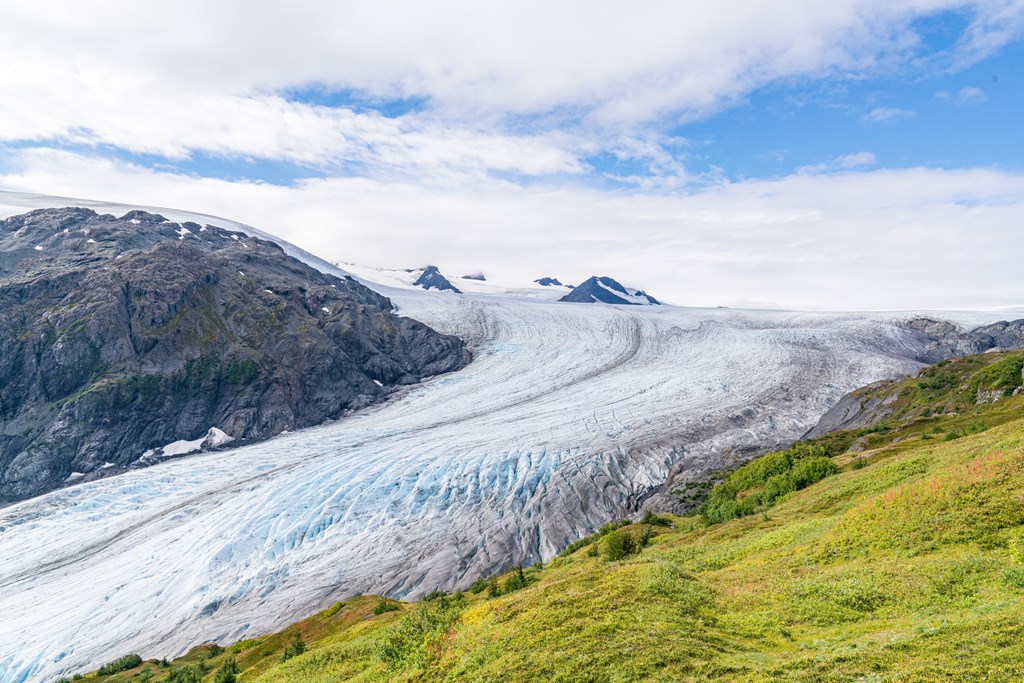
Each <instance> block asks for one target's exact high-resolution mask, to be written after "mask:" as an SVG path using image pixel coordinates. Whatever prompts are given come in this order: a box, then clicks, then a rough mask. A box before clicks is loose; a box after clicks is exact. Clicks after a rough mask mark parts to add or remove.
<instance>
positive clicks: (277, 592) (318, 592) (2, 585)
mask: <svg viewBox="0 0 1024 683" xmlns="http://www.w3.org/2000/svg"><path fill="white" fill-rule="evenodd" d="M320 263H322V262H320ZM378 289H380V288H378ZM384 293H385V294H387V295H389V296H391V297H392V298H393V300H394V301H395V303H396V304H397V305H398V307H399V310H400V313H402V314H404V315H409V316H411V317H415V318H417V319H419V320H421V321H423V322H425V323H426V324H428V325H431V326H432V327H434V328H435V329H438V330H440V331H443V332H448V333H455V334H459V335H461V336H463V337H464V338H466V339H468V340H471V341H472V342H473V343H474V345H475V360H474V362H473V363H472V364H471V365H470V366H469V367H467V368H466V369H465V370H463V371H460V372H459V373H456V374H453V375H446V376H441V377H437V378H434V379H432V380H430V381H429V382H425V383H423V384H420V385H418V386H415V387H412V388H410V389H408V390H407V391H405V392H404V393H402V394H400V395H396V396H395V397H394V398H393V399H392V400H390V401H388V402H387V403H385V404H382V405H379V406H375V407H373V408H370V409H367V410H364V411H362V412H359V413H356V414H354V415H352V416H350V417H347V418H345V419H343V420H341V421H338V422H335V423H332V424H328V425H324V426H321V427H318V428H315V429H309V430H304V431H301V432H294V433H290V434H285V435H282V436H280V437H278V438H276V439H273V440H272V441H268V442H265V443H261V444H256V445H252V446H246V447H242V448H238V449H234V450H228V451H220V452H213V453H208V454H203V455H195V456H190V457H186V458H181V459H175V460H171V461H167V462H164V463H161V464H159V465H156V466H153V467H151V468H147V469H143V470H137V471H132V472H128V473H126V474H122V475H120V476H117V477H113V478H109V479H103V480H98V481H94V482H89V483H86V484H82V485H79V486H75V487H72V488H68V489H63V490H60V491H57V492H54V493H51V494H49V495H46V496H43V497H40V498H37V499H33V500H29V501H26V502H24V503H20V504H18V505H15V506H12V507H9V508H6V509H2V510H0V558H2V561H0V614H2V615H3V618H2V619H0V682H2V683H13V682H15V681H18V682H21V681H42V680H49V679H51V678H54V677H56V676H59V675H62V674H67V673H74V672H77V671H82V670H85V669H93V668H96V667H97V666H98V665H100V664H102V663H103V662H105V661H107V660H111V659H114V658H116V657H118V656H120V655H122V654H125V653H128V652H138V653H139V654H141V655H143V656H144V657H163V656H172V655H175V654H178V653H181V652H183V651H184V650H185V649H187V648H188V647H189V646H191V645H194V644H196V643H198V642H202V641H209V640H219V641H221V642H228V641H232V640H236V639H239V638H243V637H249V636H253V635H256V634H260V633H264V632H267V631H270V630H273V629H277V628H280V627H283V626H284V625H286V624H288V623H291V622H292V621H294V620H296V619H298V618H301V617H303V616H306V615H308V614H310V613H312V612H314V611H317V610H319V609H322V608H324V607H325V606H327V605H328V604H330V603H331V602H332V601H334V600H336V599H340V598H344V597H346V596H349V595H353V594H357V593H364V592H380V593H388V594H391V595H394V596H399V597H414V596H417V595H420V594H422V593H425V592H428V591H430V590H433V589H435V588H453V587H456V586H463V585H465V584H466V583H468V582H469V581H471V580H472V579H473V578H475V577H476V576H477V575H479V574H480V573H482V572H488V571H492V570H495V569H499V568H504V567H508V566H510V565H512V564H515V563H518V562H521V561H526V562H530V561H534V560H537V559H540V558H543V559H548V558H549V557H550V556H551V555H552V554H553V553H555V552H556V551H557V550H558V549H559V548H561V547H563V546H564V545H565V544H566V543H567V542H569V541H571V540H573V539H575V538H577V537H579V536H580V535H582V534H585V533H588V532H590V531H592V530H593V529H594V528H595V527H597V526H598V525H600V524H601V523H603V522H606V521H608V520H610V519H612V518H614V517H618V516H621V515H622V514H624V513H626V512H629V511H631V510H635V509H637V507H638V505H639V504H640V503H641V502H642V501H643V500H644V499H645V498H646V497H647V496H649V495H651V494H652V493H653V492H656V491H657V490H658V487H659V486H660V485H661V484H662V482H664V480H665V478H666V477H667V476H668V475H669V474H670V473H672V472H678V471H679V470H680V469H682V470H685V471H690V470H700V469H702V468H704V469H709V468H715V467H719V466H721V465H723V464H726V462H727V460H728V458H730V457H732V456H730V455H729V453H731V452H733V451H734V449H737V448H753V447H757V446H759V445H763V444H776V443H782V442H784V441H786V440H789V439H792V438H795V437H798V436H799V435H800V434H801V433H803V431H805V430H806V429H807V428H809V427H810V426H812V425H813V424H814V422H815V421H816V420H817V418H818V416H820V415H821V414H822V413H824V412H825V410H826V409H827V408H828V407H829V406H830V405H831V404H832V403H834V402H835V401H836V400H837V399H838V398H839V397H840V396H841V395H842V394H844V393H845V392H847V391H848V390H850V389H852V388H854V387H856V386H860V385H863V384H867V383H869V382H872V381H875V380H877V379H880V378H883V377H888V376H893V375H898V374H901V373H905V372H908V371H911V370H913V369H914V368H915V367H917V363H915V362H914V361H912V360H910V358H911V357H912V355H913V352H914V351H915V350H916V349H911V348H909V347H908V344H909V342H908V339H909V337H908V336H907V335H906V333H905V332H904V331H903V330H902V329H901V328H900V327H899V326H898V325H897V324H896V322H895V319H894V316H893V315H887V314H878V315H867V314H865V315H860V314H844V315H838V314H814V313H774V312H752V311H730V310H693V309H680V308H674V307H668V306H664V307H605V306H587V305H567V304H559V303H550V302H544V301H537V300H531V299H527V298H518V297H514V296H501V295H486V294H465V295H462V296H442V295H436V294H434V293H430V292H415V291H405V290H400V289H395V290H385V291H384ZM908 317H909V316H908ZM984 318H985V316H980V317H978V316H975V318H971V320H972V321H976V322H982V321H983V319H984ZM988 318H989V319H991V320H995V319H996V317H995V314H992V315H990V316H988ZM965 320H966V318H965Z"/></svg>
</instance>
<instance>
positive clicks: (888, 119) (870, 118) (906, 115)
mask: <svg viewBox="0 0 1024 683" xmlns="http://www.w3.org/2000/svg"><path fill="white" fill-rule="evenodd" d="M915 118H917V114H916V113H915V112H912V111H909V110H907V109H900V108H898V107H876V108H875V109H872V110H871V111H869V112H868V113H867V114H864V115H863V116H861V117H860V120H861V121H862V122H863V123H896V122H899V121H910V120H912V119H915Z"/></svg>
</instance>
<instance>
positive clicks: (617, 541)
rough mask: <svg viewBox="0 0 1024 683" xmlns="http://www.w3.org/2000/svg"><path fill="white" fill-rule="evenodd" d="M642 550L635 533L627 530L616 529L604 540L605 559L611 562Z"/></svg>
mask: <svg viewBox="0 0 1024 683" xmlns="http://www.w3.org/2000/svg"><path fill="white" fill-rule="evenodd" d="M638 552H640V544H639V543H638V542H637V539H636V537H635V536H633V534H631V533H628V532H626V531H615V532H612V533H610V534H608V538H607V539H605V542H604V559H606V560H607V561H609V562H616V561H618V560H624V559H626V558H627V557H629V556H630V555H635V554H637V553H638Z"/></svg>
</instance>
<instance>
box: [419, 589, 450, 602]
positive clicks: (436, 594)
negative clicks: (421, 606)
mask: <svg viewBox="0 0 1024 683" xmlns="http://www.w3.org/2000/svg"><path fill="white" fill-rule="evenodd" d="M446 595H448V594H447V593H445V592H444V591H430V592H429V593H427V594H426V595H424V596H423V597H422V598H421V600H423V601H424V602H432V601H434V600H440V599H441V598H443V597H444V596H446Z"/></svg>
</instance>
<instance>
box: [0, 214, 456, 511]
mask: <svg viewBox="0 0 1024 683" xmlns="http://www.w3.org/2000/svg"><path fill="white" fill-rule="evenodd" d="M0 357H2V358H3V359H4V363H3V364H2V365H0V505H3V504H7V503H11V502H14V501H17V500H21V499H24V498H27V497H30V496H34V495H38V494H40V493H44V492H46V491H49V490H52V489H55V488H59V487H61V486H63V485H65V484H69V483H74V482H77V481H83V480H88V479H94V478H98V477H101V476H106V475H109V474H114V473H117V472H121V471H124V470H126V469H129V468H134V467H139V466H142V465H145V464H148V463H150V462H153V461H155V460H158V459H159V458H160V457H161V456H162V455H173V454H178V453H180V452H182V450H184V452H189V451H190V450H197V449H199V448H202V447H204V446H207V447H208V446H213V445H222V444H224V443H227V441H229V440H233V441H234V442H236V443H245V442H253V441H258V440H262V439H266V438H269V437H271V436H274V435H276V434H279V433H281V432H282V431H285V430H290V429H295V428H300V427H306V426H310V425H314V424H318V423H321V422H323V421H325V420H329V419H333V418H336V417H338V416H340V415H342V414H343V413H344V412H345V411H347V410H350V409H354V408H359V407H362V406H366V405H369V404H371V403H374V402H377V401H380V400H382V399H384V398H385V397H386V396H387V395H388V394H389V393H391V392H392V391H393V390H394V389H395V387H398V386H401V385H407V384H412V383H415V382H418V381H419V380H420V379H422V378H424V377H427V376H431V375H435V374H438V373H443V372H448V371H452V370H456V369H459V368H461V367H462V366H464V365H465V364H466V363H467V362H468V359H469V355H468V352H467V351H466V349H465V347H464V345H463V343H462V342H461V341H460V340H459V339H457V338H455V337H452V336H446V335H441V334H438V333H436V332H434V331H433V330H432V329H430V328H429V327H427V326H426V325H423V324H422V323H419V322H417V321H415V320H412V319H409V318H403V317H399V316H397V315H395V314H394V313H392V305H391V302H390V301H389V300H388V299H387V298H385V297H383V296H380V295H379V294H376V293H374V292H372V291H371V290H369V289H367V288H366V287H364V286H363V285H361V284H359V283H357V282H355V281H354V280H351V279H348V278H338V277H333V276H330V275H325V274H323V273H321V272H320V271H317V270H315V269H313V268H311V267H309V266H307V265H305V264H303V263H302V262H300V261H298V260H296V259H294V258H292V257H290V256H287V255H286V254H285V253H284V251H283V250H282V249H281V247H280V246H278V245H277V244H274V243H272V242H269V241H266V240H262V239H258V238H255V237H251V236H248V235H246V234H244V233H241V232H233V231H230V230H225V229H222V228H218V227H215V226H211V225H207V226H201V225H198V224H196V223H188V222H184V223H180V224H179V223H174V222H171V221H168V220H166V219H164V218H163V217H162V216H160V215H156V214H152V213H147V212H144V211H131V212H129V213H126V214H125V215H123V216H121V217H120V218H116V217H114V216H111V215H100V214H97V213H95V212H94V211H91V210H89V209H82V208H61V209H43V210H37V211H33V212H31V213H28V214H25V215H21V216H15V217H12V218H8V219H6V220H3V221H0ZM213 430H218V431H219V432H220V433H219V434H218V433H215V432H214V431H213ZM221 434H222V435H223V436H222V435H221ZM182 443H190V444H194V446H195V448H189V447H186V446H183V445H182Z"/></svg>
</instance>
